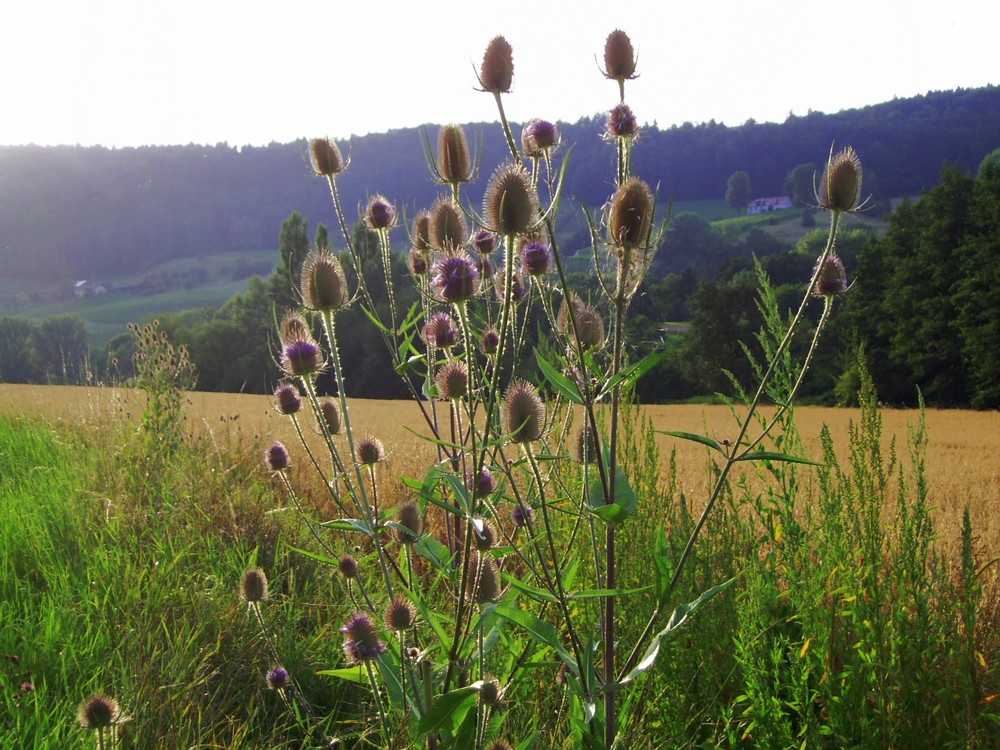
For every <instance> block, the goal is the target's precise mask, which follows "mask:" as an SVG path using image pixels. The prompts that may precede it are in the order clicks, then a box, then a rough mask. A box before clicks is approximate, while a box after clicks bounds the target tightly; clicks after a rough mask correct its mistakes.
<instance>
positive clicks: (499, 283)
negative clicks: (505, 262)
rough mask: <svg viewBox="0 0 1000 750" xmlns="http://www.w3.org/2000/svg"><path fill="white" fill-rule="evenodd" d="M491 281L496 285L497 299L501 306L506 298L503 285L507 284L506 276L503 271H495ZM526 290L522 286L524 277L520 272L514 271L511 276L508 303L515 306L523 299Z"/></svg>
mask: <svg viewBox="0 0 1000 750" xmlns="http://www.w3.org/2000/svg"><path fill="white" fill-rule="evenodd" d="M493 280H494V282H495V285H496V290H497V299H498V300H499V301H500V303H501V304H502V303H503V302H504V301H505V300H506V297H505V295H504V285H505V284H506V283H507V274H506V273H504V271H497V272H496V274H494V276H493ZM527 293H528V290H527V289H526V288H525V286H524V277H523V276H522V275H521V272H520V271H514V273H513V274H512V275H511V282H510V301H511V302H513V303H514V304H517V303H518V302H520V301H521V300H523V299H524V297H525V295H526V294H527Z"/></svg>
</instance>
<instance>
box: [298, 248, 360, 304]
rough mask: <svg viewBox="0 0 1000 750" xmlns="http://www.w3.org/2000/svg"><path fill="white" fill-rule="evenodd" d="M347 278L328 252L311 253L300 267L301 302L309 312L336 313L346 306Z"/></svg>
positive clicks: (337, 260)
mask: <svg viewBox="0 0 1000 750" xmlns="http://www.w3.org/2000/svg"><path fill="white" fill-rule="evenodd" d="M348 298H349V295H348V292H347V277H346V276H344V268H343V266H341V264H340V259H339V258H337V257H336V256H334V255H333V254H332V253H331V252H329V251H328V250H319V251H317V252H314V253H311V254H310V255H309V257H308V258H306V262H305V263H303V265H302V300H303V302H304V303H305V306H306V307H307V308H308V309H310V310H319V311H320V312H336V311H337V310H340V309H341V308H342V307H343V306H344V305H346V304H347V300H348Z"/></svg>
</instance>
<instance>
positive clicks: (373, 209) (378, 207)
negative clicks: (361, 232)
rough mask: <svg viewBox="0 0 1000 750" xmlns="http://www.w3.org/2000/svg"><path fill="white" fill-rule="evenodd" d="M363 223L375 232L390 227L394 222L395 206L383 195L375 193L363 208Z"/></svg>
mask: <svg viewBox="0 0 1000 750" xmlns="http://www.w3.org/2000/svg"><path fill="white" fill-rule="evenodd" d="M365 224H367V225H368V228H369V229H371V230H372V231H375V232H377V231H378V230H379V229H392V227H393V226H395V224H396V207H395V206H393V205H392V204H391V203H390V202H389V199H388V198H386V197H385V196H384V195H379V194H378V193H376V194H375V195H373V196H372V197H371V199H370V200H369V201H368V207H367V208H366V209H365Z"/></svg>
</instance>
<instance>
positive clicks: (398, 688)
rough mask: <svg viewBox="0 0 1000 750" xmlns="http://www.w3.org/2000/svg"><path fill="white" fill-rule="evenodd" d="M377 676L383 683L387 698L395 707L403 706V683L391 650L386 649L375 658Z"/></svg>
mask: <svg viewBox="0 0 1000 750" xmlns="http://www.w3.org/2000/svg"><path fill="white" fill-rule="evenodd" d="M375 664H376V666H378V673H379V677H381V678H382V684H383V685H385V689H386V692H387V693H388V694H389V700H390V701H392V705H394V706H395V707H396V708H403V684H402V683H401V682H400V681H399V661H398V660H397V659H396V657H395V656H394V655H393V653H392V651H386V652H385V653H383V654H382V655H381V656H379V657H378V659H376V660H375Z"/></svg>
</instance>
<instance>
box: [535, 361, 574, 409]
mask: <svg viewBox="0 0 1000 750" xmlns="http://www.w3.org/2000/svg"><path fill="white" fill-rule="evenodd" d="M535 359H536V360H537V361H538V369H539V370H541V371H542V375H544V376H545V379H546V380H547V381H549V384H550V385H551V386H552V387H553V388H555V389H556V391H558V392H559V393H560V394H562V396H563V397H565V398H567V399H569V400H570V401H572V402H573V403H574V404H582V403H583V396H582V395H581V394H580V389H579V388H578V387H577V385H576V383H574V382H573V381H572V380H570V379H569V378H567V377H566V376H565V375H563V374H562V373H561V372H559V371H558V370H557V369H556V368H555V367H553V366H552V365H551V364H549V362H548V360H546V359H545V357H543V356H542V355H541V353H540V352H539V351H538V350H537V349H535Z"/></svg>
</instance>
